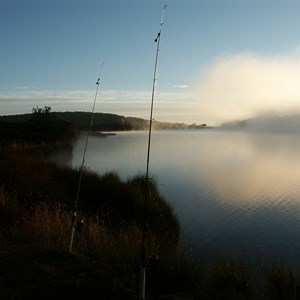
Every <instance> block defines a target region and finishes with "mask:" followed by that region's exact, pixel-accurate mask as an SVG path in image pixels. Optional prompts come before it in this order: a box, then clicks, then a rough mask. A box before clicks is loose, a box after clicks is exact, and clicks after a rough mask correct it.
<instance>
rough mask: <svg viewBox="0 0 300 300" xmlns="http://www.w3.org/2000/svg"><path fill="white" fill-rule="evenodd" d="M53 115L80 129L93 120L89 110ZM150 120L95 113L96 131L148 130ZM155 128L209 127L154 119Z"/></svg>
mask: <svg viewBox="0 0 300 300" xmlns="http://www.w3.org/2000/svg"><path fill="white" fill-rule="evenodd" d="M31 115H32V114H20V115H8V116H0V122H14V123H20V122H26V121H28V120H29V119H30V118H31ZM51 115H52V116H55V117H56V118H57V119H60V120H63V121H66V122H69V123H72V124H74V125H75V126H76V127H77V128H78V129H79V130H85V129H88V127H89V124H90V121H91V113H89V112H51ZM148 126H149V120H145V119H141V118H135V117H125V116H121V115H116V114H109V113H95V114H94V126H93V129H94V130H96V131H127V130H147V129H148ZM153 128H155V129H186V128H196V129H203V128H208V127H207V125H206V124H201V125H197V124H191V125H189V124H185V123H170V122H159V121H153Z"/></svg>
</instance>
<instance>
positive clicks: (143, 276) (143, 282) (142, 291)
mask: <svg viewBox="0 0 300 300" xmlns="http://www.w3.org/2000/svg"><path fill="white" fill-rule="evenodd" d="M166 8H167V5H165V6H164V8H163V12H162V16H161V20H160V28H159V32H158V34H157V37H156V38H155V39H154V41H155V42H156V43H157V47H156V55H155V63H154V74H153V84H152V97H151V107H150V119H149V134H148V147H147V165H146V175H145V187H144V193H145V194H144V220H143V233H142V247H141V269H140V290H139V297H140V298H141V299H145V285H146V231H147V221H148V193H149V191H148V190H149V184H148V182H149V163H150V149H151V134H152V123H153V104H154V97H155V88H156V82H157V66H158V54H159V46H160V38H161V33H162V28H163V24H164V23H163V20H164V15H165V11H166Z"/></svg>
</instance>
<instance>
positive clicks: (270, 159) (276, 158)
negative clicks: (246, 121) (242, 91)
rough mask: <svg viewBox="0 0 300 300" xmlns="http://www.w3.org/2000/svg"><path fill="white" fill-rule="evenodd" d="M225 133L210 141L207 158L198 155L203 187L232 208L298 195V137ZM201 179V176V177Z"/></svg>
mask: <svg viewBox="0 0 300 300" xmlns="http://www.w3.org/2000/svg"><path fill="white" fill-rule="evenodd" d="M234 135H235V136H231V137H230V135H228V134H226V139H225V138H224V137H220V136H219V138H218V139H217V140H214V141H212V142H211V143H213V144H214V145H213V146H211V147H210V154H209V156H210V157H209V158H207V157H206V158H203V156H200V157H201V158H200V161H199V164H200V165H201V167H202V168H204V169H205V173H206V175H205V177H204V180H205V182H206V183H205V184H207V185H209V186H210V187H211V188H212V189H213V190H214V192H215V193H216V196H217V197H218V198H219V199H220V200H222V201H225V202H227V203H231V204H234V205H245V204H247V205H252V206H253V205H261V204H262V202H264V201H267V200H269V201H272V200H274V201H280V199H287V200H288V198H290V200H292V199H296V198H297V196H298V195H299V192H300V189H299V188H300V185H299V179H300V155H299V150H298V149H299V145H300V142H299V138H297V137H295V136H273V135H272V136H268V135H263V136H262V135H253V134H238V133H235V134H234ZM201 178H202V180H203V176H201Z"/></svg>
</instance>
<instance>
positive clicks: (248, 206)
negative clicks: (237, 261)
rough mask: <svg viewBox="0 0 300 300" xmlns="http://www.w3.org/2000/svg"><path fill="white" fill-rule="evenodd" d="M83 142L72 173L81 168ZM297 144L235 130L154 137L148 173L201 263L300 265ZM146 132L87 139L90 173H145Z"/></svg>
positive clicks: (291, 137) (286, 137) (288, 137)
mask: <svg viewBox="0 0 300 300" xmlns="http://www.w3.org/2000/svg"><path fill="white" fill-rule="evenodd" d="M84 141H85V137H82V138H80V139H79V140H78V142H77V143H76V145H75V148H74V151H73V158H72V160H71V163H72V165H74V166H79V165H80V164H81V160H82V153H83V147H84ZM299 149H300V138H299V137H298V135H296V134H283V133H281V134H278V133H276V134H275V133H271V132H269V133H266V132H265V133H264V134H261V133H260V134H257V133H255V132H244V131H230V130H227V131H226V130H224V129H223V130H198V131H197V130H195V131H193V130H178V131H154V132H153V136H152V148H151V157H150V173H151V176H153V177H154V178H155V179H156V180H157V182H158V187H159V189H160V191H161V193H162V194H163V195H164V196H165V197H166V199H167V200H168V201H169V202H170V203H171V204H172V205H173V207H174V209H175V211H176V213H177V214H178V216H179V219H180V221H181V224H182V231H183V239H184V240H186V241H187V243H188V244H189V245H190V247H191V249H192V251H193V253H194V254H196V255H200V256H205V255H211V254H213V253H219V252H225V253H228V254H231V253H234V252H235V251H236V250H237V249H238V248H239V249H243V250H245V251H246V253H249V254H251V255H262V254H266V253H267V254H269V255H273V254H274V255H275V256H280V257H281V258H283V259H286V260H289V261H290V262H293V263H297V264H299V265H300V259H299V258H298V253H299V250H300V240H299V235H300V198H299V195H300V151H299ZM146 150H147V132H127V133H118V134H117V135H116V136H111V137H108V138H99V137H93V136H91V137H90V142H89V147H88V151H87V155H86V166H87V167H88V168H90V169H92V170H95V171H97V172H99V173H104V172H106V171H111V170H115V171H117V172H118V173H119V174H120V176H121V177H122V178H124V179H126V178H127V177H130V176H134V175H136V174H137V173H144V172H145V169H146Z"/></svg>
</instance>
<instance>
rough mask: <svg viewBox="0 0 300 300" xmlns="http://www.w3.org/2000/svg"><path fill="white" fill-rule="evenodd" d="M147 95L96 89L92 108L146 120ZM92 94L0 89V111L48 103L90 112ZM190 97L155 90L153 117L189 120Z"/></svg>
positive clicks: (28, 109) (18, 110) (54, 107)
mask: <svg viewBox="0 0 300 300" xmlns="http://www.w3.org/2000/svg"><path fill="white" fill-rule="evenodd" d="M151 96H152V94H151V90H149V91H147V90H103V91H102V90H100V91H99V93H98V98H97V102H96V108H95V110H96V111H98V112H107V113H115V114H120V115H125V116H133V117H141V118H145V119H148V118H149V113H150V101H151ZM94 97H95V91H91V90H78V91H54V90H36V89H33V90H29V89H18V90H16V91H15V92H2V93H1V92H0V114H1V115H6V114H19V113H30V112H31V110H32V107H35V106H40V107H43V106H44V105H48V106H51V108H52V110H53V111H90V110H91V109H92V105H93V101H94ZM192 97H193V95H192V94H190V93H186V92H160V91H157V92H156V94H155V98H154V117H155V119H157V120H160V121H170V122H173V121H175V122H188V123H189V122H191V121H190V120H191V116H192V115H193V113H191V112H193V111H194V108H195V105H196V102H195V101H193V100H192ZM188 99H189V100H188ZM194 117H195V118H198V116H194ZM201 121H202V120H200V121H199V122H201Z"/></svg>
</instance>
